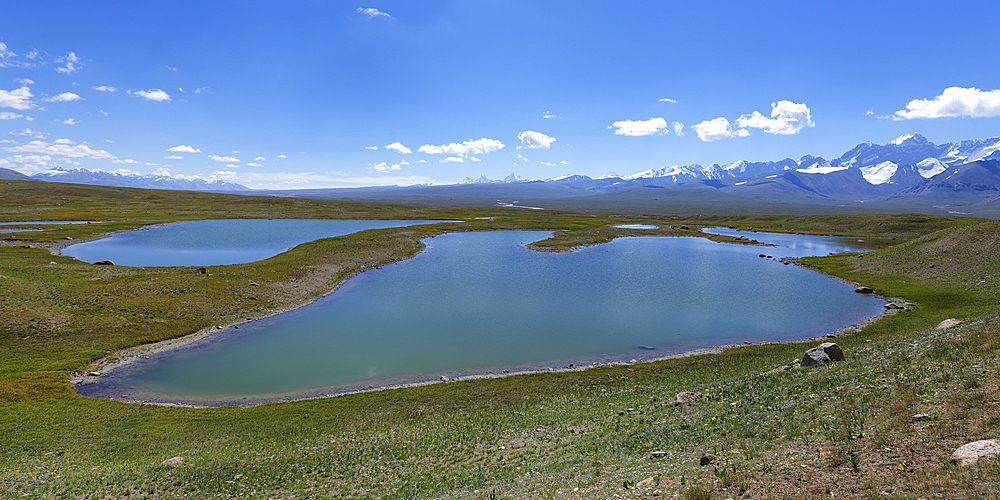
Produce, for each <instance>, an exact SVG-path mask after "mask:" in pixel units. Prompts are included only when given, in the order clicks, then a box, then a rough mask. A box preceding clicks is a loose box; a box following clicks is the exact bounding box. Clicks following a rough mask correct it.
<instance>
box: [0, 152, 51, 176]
mask: <svg viewBox="0 0 1000 500" xmlns="http://www.w3.org/2000/svg"><path fill="white" fill-rule="evenodd" d="M51 164H52V157H51V156H49V155H12V156H8V157H6V158H0V167H3V168H9V169H11V170H17V171H18V172H21V173H24V174H29V175H30V174H34V173H38V172H43V171H45V170H49V169H50V168H51V167H52V165H51Z"/></svg>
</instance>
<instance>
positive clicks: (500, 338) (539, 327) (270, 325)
mask: <svg viewBox="0 0 1000 500" xmlns="http://www.w3.org/2000/svg"><path fill="white" fill-rule="evenodd" d="M549 235H550V233H548V232H538V231H503V232H475V233H450V234H444V235H441V236H437V237H434V238H429V239H425V240H423V241H424V243H425V244H426V248H425V250H424V251H423V252H421V253H420V254H418V255H416V256H415V257H413V258H411V259H408V260H405V261H401V262H398V263H395V264H392V265H388V266H384V267H383V268H382V269H375V270H371V271H367V272H365V273H362V274H360V275H358V276H356V277H355V278H353V279H351V280H350V281H349V282H348V283H346V284H345V285H344V286H343V287H341V288H340V289H338V290H337V291H336V292H334V293H332V294H331V295H329V296H327V297H325V298H322V299H320V300H319V301H317V302H315V303H313V304H311V305H308V306H306V307H303V308H300V309H297V310H295V311H291V312H289V313H286V314H282V315H279V316H275V317H272V318H268V319H265V320H261V321H256V322H252V323H248V324H245V325H241V326H240V328H239V329H229V330H226V331H224V332H222V333H219V334H216V335H215V336H213V337H211V338H209V339H207V340H204V341H202V342H199V343H196V344H193V345H191V346H189V347H186V348H182V349H178V350H174V351H170V352H166V353H161V354H156V355H151V356H150V357H149V359H147V360H143V361H140V362H138V363H135V364H133V365H130V366H127V367H124V368H121V369H118V370H115V371H114V372H112V373H110V374H109V375H107V376H105V377H102V379H101V380H100V381H99V382H98V383H95V384H91V385H86V386H82V387H80V388H79V389H78V390H79V392H80V394H83V395H88V396H96V397H106V398H114V399H126V400H140V401H142V400H148V401H158V402H183V403H190V404H196V405H219V404H253V403H262V402H268V401H277V400H282V399H295V398H301V397H307V396H322V395H331V394H338V393H343V392H348V391H353V390H364V389H370V388H377V387H385V386H394V385H400V384H406V383H416V382H427V381H434V380H438V379H439V378H440V377H442V376H446V377H457V376H464V375H477V374H478V375H483V374H487V373H493V374H497V373H501V372H502V371H503V370H510V371H528V370H535V369H546V368H553V369H562V368H565V367H569V366H570V365H573V366H575V367H579V366H589V365H590V364H591V363H594V362H609V361H628V360H631V359H638V360H644V359H652V358H658V357H663V356H667V355H671V354H678V353H682V352H686V351H690V350H693V349H698V348H704V347H712V346H718V345H727V344H738V343H743V342H760V341H785V340H797V339H802V338H809V337H815V336H820V335H823V334H826V333H829V332H832V331H834V330H837V329H839V328H842V327H845V326H848V325H850V324H853V323H856V322H858V321H860V320H862V319H864V318H866V317H870V316H875V315H877V314H879V313H880V312H882V311H883V305H884V302H883V301H881V300H879V299H877V298H875V297H871V296H868V295H862V294H857V293H854V289H853V288H852V287H850V286H848V285H846V284H844V283H842V282H840V281H838V280H836V279H834V278H831V277H829V276H825V275H822V274H819V273H816V272H813V271H809V270H807V269H804V268H801V267H798V266H793V265H783V264H782V263H780V262H777V261H776V260H775V259H761V258H759V256H758V254H759V253H761V251H762V249H766V250H765V251H766V252H767V254H768V255H773V256H774V257H776V258H778V257H786V256H802V255H805V254H807V253H808V252H806V251H804V250H803V249H802V246H803V245H806V246H810V248H813V249H814V250H815V251H818V252H821V253H823V254H825V253H827V252H828V251H829V250H831V249H833V248H840V249H842V250H848V249H849V250H857V248H856V247H854V248H850V247H846V246H839V247H835V246H828V245H843V244H840V243H829V242H828V244H820V243H819V242H821V241H823V240H824V239H823V238H822V237H802V238H804V239H805V240H814V243H809V244H808V245H807V244H806V243H802V245H798V244H792V245H791V246H792V247H796V248H790V247H789V246H788V245H786V246H783V247H760V246H748V245H734V244H726V243H717V242H713V241H710V240H708V239H706V238H695V237H628V238H619V239H616V240H614V241H611V242H609V243H604V244H601V245H595V246H591V247H587V248H583V249H581V250H579V251H576V252H573V253H542V252H537V251H533V250H529V249H527V248H525V245H526V244H528V243H531V242H534V241H538V240H541V239H544V238H547V237H548V236H549ZM785 236H787V235H781V237H785ZM754 237H755V238H757V239H758V240H760V239H767V238H768V236H767V235H764V234H762V233H754ZM816 238H818V239H819V241H815V239H816ZM126 395H127V396H126Z"/></svg>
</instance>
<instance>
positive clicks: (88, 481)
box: [0, 182, 1000, 499]
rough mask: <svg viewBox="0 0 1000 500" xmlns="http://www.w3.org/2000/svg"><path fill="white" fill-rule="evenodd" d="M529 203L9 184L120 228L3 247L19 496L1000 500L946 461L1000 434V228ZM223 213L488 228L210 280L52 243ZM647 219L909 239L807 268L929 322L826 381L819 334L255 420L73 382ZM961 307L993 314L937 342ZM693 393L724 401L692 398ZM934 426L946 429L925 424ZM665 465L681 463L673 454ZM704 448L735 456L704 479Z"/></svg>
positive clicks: (0, 360) (9, 406)
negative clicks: (613, 213) (198, 342)
mask: <svg viewBox="0 0 1000 500" xmlns="http://www.w3.org/2000/svg"><path fill="white" fill-rule="evenodd" d="M28 184H30V186H29V185H28ZM36 185H37V186H36ZM11 186H13V187H14V188H11ZM39 186H40V187H39ZM8 188H11V189H8ZM15 188H16V189H15ZM526 212H527V211H522V210H497V209H478V210H472V209H468V210H467V209H442V208H433V207H418V208H410V207H403V206H390V205H371V204H355V203H339V202H325V201H311V200H298V199H283V198H244V197H237V196H225V195H206V194H197V193H172V192H153V191H142V190H130V189H121V188H99V187H95V188H90V187H80V186H65V185H46V184H45V183H23V184H18V183H16V182H12V183H11V184H9V185H0V220H23V219H34V220H53V219H56V220H93V221H103V222H102V223H100V224H90V225H82V227H81V226H70V225H65V226H62V227H63V229H53V230H50V231H45V232H37V233H15V234H13V235H9V234H8V235H3V236H4V237H3V238H2V240H0V241H3V242H4V243H5V244H6V245H9V246H3V247H0V494H6V495H10V496H17V497H27V498H53V497H67V498H146V497H156V498H175V497H178V498H179V497H184V496H187V497H188V498H228V497H236V496H251V495H253V496H261V497H265V498H327V497H330V498H425V497H441V498H609V497H612V496H613V495H618V496H619V497H629V498H643V497H647V498H653V497H654V494H655V496H656V497H666V498H672V497H674V496H678V497H680V498H730V497H732V498H819V497H825V498H827V497H830V496H831V494H832V495H833V496H834V497H836V498H913V499H916V498H995V497H997V496H998V495H1000V465H998V464H1000V461H998V460H988V461H982V462H981V463H980V464H978V465H976V466H973V467H971V468H958V467H956V466H954V465H951V464H950V463H949V462H948V460H947V457H948V456H949V455H950V453H951V451H952V450H953V449H954V448H955V447H956V446H958V445H960V444H962V443H964V442H968V441H972V440H976V439H987V438H990V439H995V438H998V437H1000V435H998V434H1000V389H998V384H1000V360H998V358H997V356H996V352H997V350H998V349H1000V319H998V318H997V317H996V314H997V312H998V309H1000V304H998V299H997V297H998V292H1000V290H998V289H997V287H998V284H997V279H996V278H997V276H1000V262H998V259H1000V252H998V248H997V245H1000V243H997V242H998V241H1000V224H998V223H997V222H994V221H983V220H976V219H962V218H957V217H949V218H939V217H926V216H908V215H901V216H844V217H813V216H810V217H780V216H749V217H746V216H713V217H669V216H663V217H645V218H641V217H625V216H621V217H613V218H611V217H608V218H604V217H594V216H581V215H573V214H563V213H555V212H545V213H539V212H536V211H531V212H530V213H526ZM215 217H334V218H344V217H359V218H360V217H371V218H421V217H427V218H447V219H455V220H464V221H465V222H462V223H456V224H451V225H448V224H438V225H434V226H430V227H426V228H421V227H415V228H413V227H411V228H400V229H389V230H378V231H365V232H362V233H358V234H356V235H350V236H344V237H338V238H332V239H328V240H321V241H318V242H313V243H309V244H305V245H300V246H299V247H296V248H295V249H293V250H291V251H289V252H286V253H285V254H282V255H279V256H276V257H274V258H272V259H267V260H265V261H261V262H257V263H251V264H243V265H236V266H218V267H214V268H212V269H211V274H212V276H204V275H195V274H192V273H191V272H190V271H191V269H190V268H183V267H178V268H150V269H139V268H122V267H102V266H90V265H87V264H83V263H80V262H76V261H73V260H72V259H67V258H63V257H57V256H52V255H50V254H49V252H48V251H47V250H46V249H44V248H42V247H44V246H45V245H50V244H55V243H60V242H65V241H68V240H64V239H63V238H65V237H66V236H70V237H73V238H76V239H80V238H85V237H88V236H90V235H92V234H93V233H100V232H107V231H111V230H119V229H126V228H134V227H138V226H141V225H142V224H146V223H160V222H167V221H173V220H187V219H196V218H215ZM483 217H487V218H486V219H483ZM490 218H492V220H490ZM636 220H643V221H647V222H652V223H656V224H658V225H660V226H661V228H662V229H661V230H660V232H659V233H660V234H663V235H690V234H693V233H692V232H693V231H694V230H697V229H698V228H699V227H702V226H713V225H732V226H735V227H743V228H749V227H753V228H754V229H757V230H769V229H771V230H779V231H801V232H808V233H813V234H837V235H851V236H857V237H863V238H871V237H875V236H884V237H886V238H887V240H888V241H889V242H893V243H897V244H895V245H893V246H889V247H887V248H883V249H881V250H877V251H873V252H867V253H863V254H846V255H838V256H830V257H822V258H810V259H804V260H803V265H808V266H811V267H814V268H816V269H818V270H820V271H823V272H827V273H830V274H834V275H837V276H841V277H843V278H845V279H848V280H852V281H855V282H858V283H862V284H865V285H868V286H872V287H874V288H875V289H876V290H877V291H878V292H879V293H881V294H883V295H886V296H897V297H904V298H906V299H908V300H909V301H911V302H912V303H914V305H915V306H914V308H913V309H912V310H910V311H906V312H904V313H901V314H899V315H896V316H893V317H890V318H887V319H885V320H882V321H880V322H877V323H875V324H874V325H872V326H869V327H867V328H865V330H864V331H863V332H862V333H860V334H858V335H855V336H852V337H849V338H844V339H837V342H838V343H839V344H840V345H841V346H842V347H843V348H844V350H845V352H846V355H847V361H845V362H842V363H837V364H834V365H828V366H822V367H813V368H804V369H784V368H787V367H789V365H790V363H791V361H792V360H793V359H796V358H800V357H801V355H802V351H803V350H804V349H805V348H807V347H812V346H813V345H814V344H815V343H810V344H778V345H753V346H745V347H742V348H738V349H732V350H729V351H726V352H724V353H722V354H717V355H703V356H692V357H687V358H680V359H673V360H666V361H660V362H656V363H647V364H637V365H627V366H619V367H602V368H598V369H590V370H584V371H577V372H562V373H542V374H533V375H524V376H516V377H508V378H503V379H492V380H480V381H463V382H453V383H447V384H435V385H430V386H424V387H416V388H407V389H398V390H387V391H380V392H372V393H364V394H354V395H348V396H340V397H336V398H329V399H320V400H310V401H299V402H293V403H281V404H271V405H264V406H259V407H254V408H217V409H190V408H171V407H156V406H146V405H135V404H124V403H118V402H112V401H104V400H95V399H89V398H84V397H80V396H77V395H75V393H74V390H73V388H72V386H71V385H69V378H70V373H71V372H73V371H77V370H82V369H84V368H85V367H86V366H87V365H88V364H89V363H90V362H91V361H93V360H95V359H98V358H100V357H103V356H107V355H113V354H114V352H115V351H116V350H118V349H121V348H124V347H128V346H133V345H138V344H142V343H146V342H152V341H156V340H161V339H164V338H172V337H177V336H180V335H185V334H188V333H191V332H194V331H198V330H200V329H203V328H208V327H212V326H214V325H219V324H228V323H231V322H235V321H240V320H244V319H246V318H247V317H259V316H263V315H267V314H270V313H272V312H273V311H276V310H281V309H287V308H288V307H292V306H294V305H297V304H301V303H304V302H306V301H309V300H311V299H313V298H315V297H317V296H320V295H322V294H324V293H326V292H328V291H329V290H330V289H332V288H333V287H335V286H336V285H337V283H339V282H340V281H341V280H342V279H344V278H345V277H347V276H349V275H351V273H353V272H355V271H357V270H359V269H363V268H365V267H366V266H369V265H374V264H378V263H381V262H387V261H389V260H392V259H397V258H402V257H405V256H407V255H412V254H413V253H415V252H417V251H419V249H420V244H419V241H418V239H419V238H420V237H423V236H427V235H431V234H436V233H437V232H441V231H456V230H486V229H514V228H518V229H520V228H527V229H549V230H556V231H557V233H556V237H555V238H554V239H552V240H548V241H547V242H545V243H544V244H542V245H541V247H544V248H542V249H545V250H563V249H566V248H568V247H573V246H579V245H585V244H592V243H597V242H601V241H606V240H608V239H610V238H614V237H616V236H621V235H626V234H632V233H630V232H629V231H628V230H615V229H610V228H609V226H612V225H614V224H618V223H622V222H635V221H636ZM684 227H686V229H684ZM892 238H895V240H893V239H892ZM29 245H30V246H35V247H36V248H29V247H28V246H29ZM52 262H54V264H53V263H52ZM266 280H271V281H270V283H269V284H268V286H259V287H251V286H249V282H250V281H254V282H260V283H264V282H266ZM292 280H294V284H295V285H298V286H292V284H293V281H292ZM949 317H957V318H960V319H966V320H969V323H967V324H965V325H963V326H960V327H957V328H954V329H950V330H944V331H934V330H933V326H935V325H936V324H937V323H938V322H939V321H941V320H942V319H945V318H949ZM681 391H692V392H695V393H697V394H699V395H700V398H699V399H697V400H696V401H694V402H692V403H689V404H684V405H674V404H672V403H671V401H670V400H671V399H672V398H673V396H674V395H676V394H677V393H678V392H681ZM918 414H926V415H927V416H926V417H925V416H920V417H914V415H918ZM656 450H659V451H664V452H665V454H664V456H663V457H658V458H650V452H652V451H656ZM704 453H711V454H713V455H715V456H716V457H717V462H716V463H714V464H712V465H708V466H705V467H702V466H700V465H699V459H700V458H701V457H702V455H703V454H704ZM175 456H180V457H183V458H184V465H183V466H161V465H160V463H161V462H162V461H163V460H165V459H167V458H171V457H175ZM657 491H659V493H656V492H657Z"/></svg>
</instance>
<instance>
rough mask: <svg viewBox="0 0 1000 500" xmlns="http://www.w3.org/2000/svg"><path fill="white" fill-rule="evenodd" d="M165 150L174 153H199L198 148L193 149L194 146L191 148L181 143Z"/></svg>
mask: <svg viewBox="0 0 1000 500" xmlns="http://www.w3.org/2000/svg"><path fill="white" fill-rule="evenodd" d="M167 151H173V152H174V153H200V152H201V150H200V149H195V148H192V147H191V146H185V145H183V144H181V145H180V146H174V147H172V148H168V149H167Z"/></svg>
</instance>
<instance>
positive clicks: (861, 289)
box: [854, 286, 875, 293]
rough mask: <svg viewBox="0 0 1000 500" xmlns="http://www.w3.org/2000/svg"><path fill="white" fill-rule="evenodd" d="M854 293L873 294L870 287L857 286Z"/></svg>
mask: <svg viewBox="0 0 1000 500" xmlns="http://www.w3.org/2000/svg"><path fill="white" fill-rule="evenodd" d="M854 293H875V290H874V289H872V287H870V286H859V287H857V288H855V289H854Z"/></svg>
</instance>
